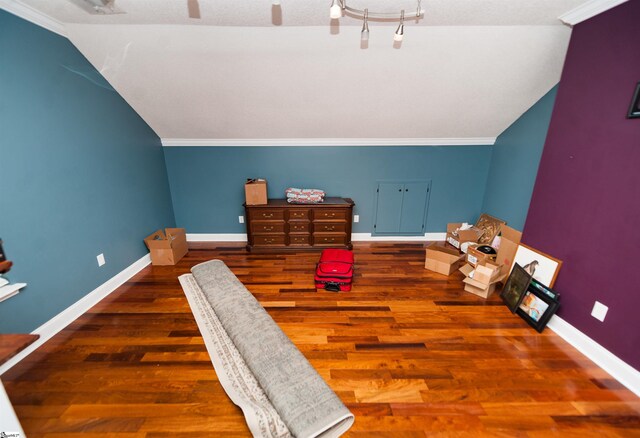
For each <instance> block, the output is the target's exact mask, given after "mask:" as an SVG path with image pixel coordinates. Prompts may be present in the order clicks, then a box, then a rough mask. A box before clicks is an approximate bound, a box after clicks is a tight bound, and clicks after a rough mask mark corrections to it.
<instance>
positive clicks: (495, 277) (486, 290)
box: [460, 262, 507, 298]
mask: <svg viewBox="0 0 640 438" xmlns="http://www.w3.org/2000/svg"><path fill="white" fill-rule="evenodd" d="M460 272H462V273H463V274H464V275H465V279H464V280H462V281H463V282H464V290H465V291H467V292H470V293H472V294H475V295H478V296H480V297H482V298H489V297H490V296H491V294H492V293H493V292H494V291H495V289H496V286H497V284H498V283H499V282H501V281H502V280H504V279H505V277H506V275H507V274H503V273H502V267H501V266H499V265H496V264H495V263H489V262H487V263H486V264H485V265H478V266H476V267H475V269H474V268H473V266H471V265H469V264H466V265H464V266H463V267H462V268H460Z"/></svg>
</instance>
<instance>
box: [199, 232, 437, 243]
mask: <svg viewBox="0 0 640 438" xmlns="http://www.w3.org/2000/svg"><path fill="white" fill-rule="evenodd" d="M446 236H447V233H425V235H424V236H372V235H371V233H351V240H352V241H353V242H385V241H387V242H388V241H393V242H415V241H420V242H426V241H435V240H442V241H443V240H445V238H446ZM246 241H247V235H246V234H244V233H231V234H215V233H214V234H212V233H192V234H187V242H246Z"/></svg>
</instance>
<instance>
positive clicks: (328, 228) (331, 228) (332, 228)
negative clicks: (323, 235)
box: [327, 227, 335, 231]
mask: <svg viewBox="0 0 640 438" xmlns="http://www.w3.org/2000/svg"><path fill="white" fill-rule="evenodd" d="M334 229H335V228H334V227H327V230H329V231H333V230H334Z"/></svg>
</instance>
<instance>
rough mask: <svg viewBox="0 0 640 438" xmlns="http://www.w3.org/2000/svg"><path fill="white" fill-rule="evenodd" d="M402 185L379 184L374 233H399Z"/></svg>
mask: <svg viewBox="0 0 640 438" xmlns="http://www.w3.org/2000/svg"><path fill="white" fill-rule="evenodd" d="M403 190H404V184H402V183H379V184H378V206H377V211H376V222H375V229H374V233H397V232H398V231H399V229H400V214H401V209H402V194H403Z"/></svg>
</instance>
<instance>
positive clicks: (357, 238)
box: [351, 233, 447, 242]
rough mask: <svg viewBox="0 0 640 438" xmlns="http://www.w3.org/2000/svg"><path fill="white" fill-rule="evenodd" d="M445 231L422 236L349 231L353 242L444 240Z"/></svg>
mask: <svg viewBox="0 0 640 438" xmlns="http://www.w3.org/2000/svg"><path fill="white" fill-rule="evenodd" d="M446 237H447V233H425V234H424V236H373V235H371V233H351V240H352V241H353V242H427V241H428V242H431V241H438V240H442V241H444V240H445V239H446Z"/></svg>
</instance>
